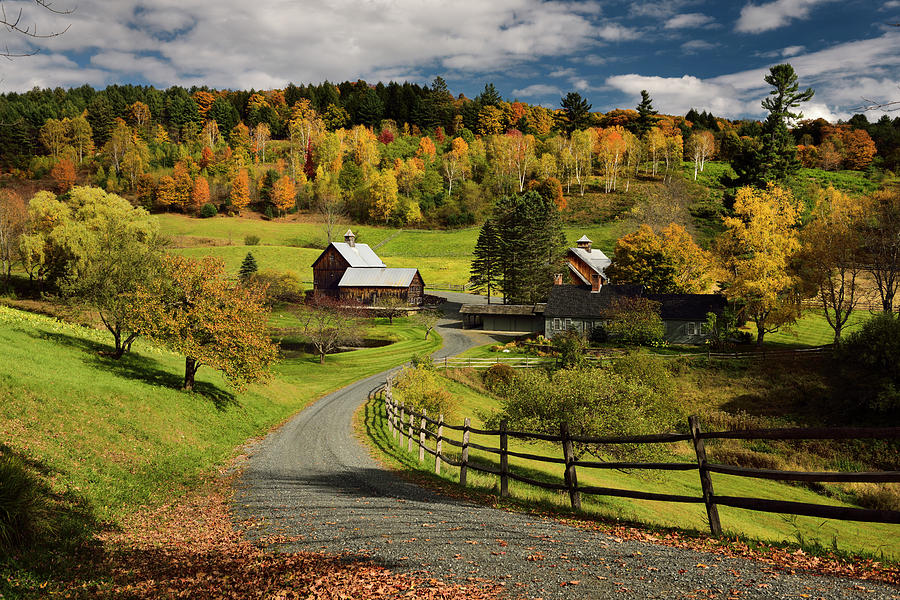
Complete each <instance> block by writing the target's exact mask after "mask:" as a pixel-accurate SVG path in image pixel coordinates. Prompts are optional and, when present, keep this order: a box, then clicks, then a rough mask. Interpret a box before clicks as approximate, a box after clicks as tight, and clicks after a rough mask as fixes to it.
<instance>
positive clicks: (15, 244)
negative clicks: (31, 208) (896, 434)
mask: <svg viewBox="0 0 900 600" xmlns="http://www.w3.org/2000/svg"><path fill="white" fill-rule="evenodd" d="M27 216H28V213H27V211H26V209H25V200H24V199H23V198H22V196H20V195H19V194H17V193H16V192H14V191H12V190H0V270H2V272H3V281H4V283H5V285H9V280H10V277H11V276H12V266H13V264H15V262H16V261H17V260H18V259H19V256H20V252H19V238H20V237H21V236H22V234H23V233H25V227H26V222H27Z"/></svg>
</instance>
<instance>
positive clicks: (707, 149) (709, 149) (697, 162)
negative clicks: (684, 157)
mask: <svg viewBox="0 0 900 600" xmlns="http://www.w3.org/2000/svg"><path fill="white" fill-rule="evenodd" d="M687 147H688V150H687V154H688V156H690V157H691V160H692V161H693V162H694V181H697V173H698V172H699V173H702V172H703V169H704V168H705V167H706V161H707V160H708V159H710V158H711V157H712V155H713V152H715V149H716V140H715V138H714V137H713V134H712V132H711V131H698V132H696V133H694V134H693V135H691V137H690V138H688V143H687Z"/></svg>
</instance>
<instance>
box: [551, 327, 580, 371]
mask: <svg viewBox="0 0 900 600" xmlns="http://www.w3.org/2000/svg"><path fill="white" fill-rule="evenodd" d="M586 346H587V340H585V339H584V336H583V335H581V333H580V332H579V331H578V330H577V329H574V328H570V329H567V330H566V331H564V332H562V333H560V334H559V335H557V336H556V337H554V338H553V347H554V348H555V349H556V351H557V352H558V353H559V363H560V366H561V367H562V368H564V369H568V368H571V367H577V366H580V365H582V364H583V363H584V349H585V347H586Z"/></svg>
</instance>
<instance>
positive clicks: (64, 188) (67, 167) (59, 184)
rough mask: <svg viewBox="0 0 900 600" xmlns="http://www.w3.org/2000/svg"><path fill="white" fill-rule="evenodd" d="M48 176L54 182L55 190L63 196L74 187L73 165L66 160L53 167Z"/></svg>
mask: <svg viewBox="0 0 900 600" xmlns="http://www.w3.org/2000/svg"><path fill="white" fill-rule="evenodd" d="M50 176H51V177H52V178H53V181H54V182H56V190H57V191H58V192H59V193H60V194H65V193H66V192H68V191H69V190H70V189H71V188H72V186H73V185H75V163H73V162H72V161H71V160H69V159H67V158H64V159H62V160H61V161H59V162H58V163H56V164H55V165H54V166H53V169H52V170H51V171H50Z"/></svg>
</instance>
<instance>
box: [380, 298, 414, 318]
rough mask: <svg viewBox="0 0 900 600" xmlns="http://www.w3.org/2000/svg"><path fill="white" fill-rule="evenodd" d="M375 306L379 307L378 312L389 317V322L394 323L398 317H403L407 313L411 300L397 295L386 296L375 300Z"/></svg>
mask: <svg viewBox="0 0 900 600" xmlns="http://www.w3.org/2000/svg"><path fill="white" fill-rule="evenodd" d="M375 306H376V307H378V314H379V315H381V316H383V317H387V318H388V323H390V324H391V325H393V324H394V319H395V318H396V317H402V316H403V315H405V314H406V308H407V307H408V306H409V302H407V301H406V300H404V299H403V298H398V297H397V296H384V297H381V298H379V299H378V300H377V301H376V302H375Z"/></svg>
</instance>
